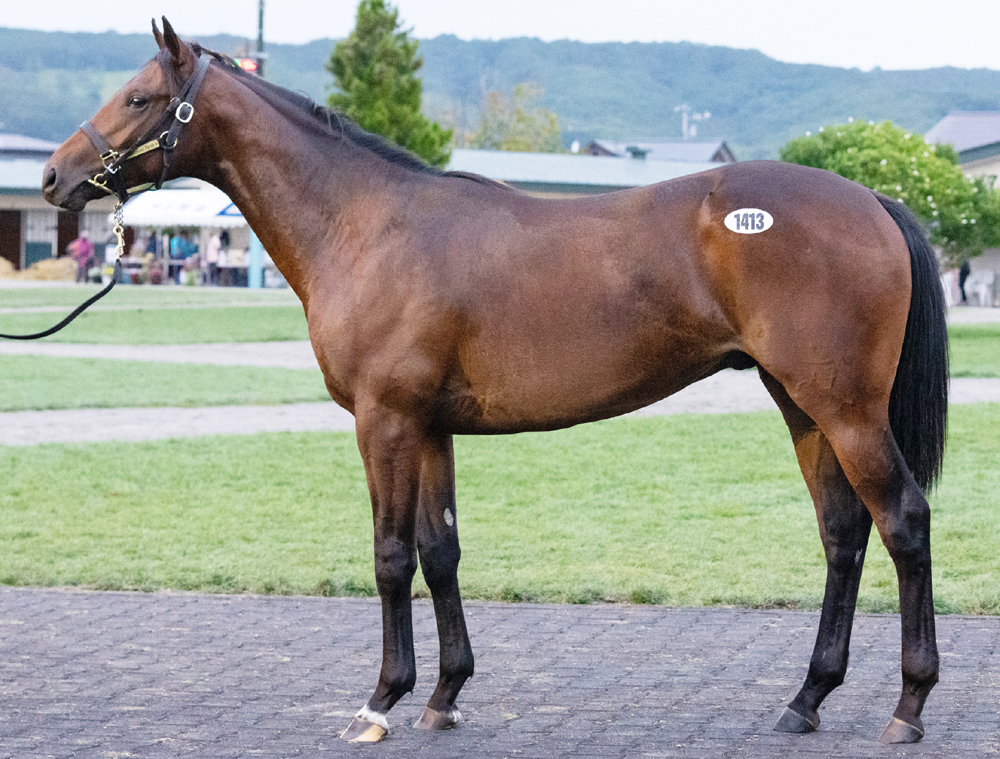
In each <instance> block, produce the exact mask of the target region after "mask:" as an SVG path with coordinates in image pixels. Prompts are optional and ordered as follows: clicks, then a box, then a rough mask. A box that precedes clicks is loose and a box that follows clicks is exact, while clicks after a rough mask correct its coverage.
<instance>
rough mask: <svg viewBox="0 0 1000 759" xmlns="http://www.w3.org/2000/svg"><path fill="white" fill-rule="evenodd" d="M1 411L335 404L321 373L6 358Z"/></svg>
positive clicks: (1, 380)
mask: <svg viewBox="0 0 1000 759" xmlns="http://www.w3.org/2000/svg"><path fill="white" fill-rule="evenodd" d="M0 366H2V367H3V370H2V371H0V411H29V410H31V411H35V410H37V411H42V410H50V409H77V408H119V407H142V406H192V407H193V406H225V405H275V404H279V403H302V402H307V401H328V400H330V396H329V394H328V393H327V391H326V386H325V385H324V384H323V376H322V374H320V372H319V370H309V369H271V368H260V367H253V366H212V365H208V364H170V363H154V362H150V361H102V360H98V359H84V358H47V357H40V356H3V357H0Z"/></svg>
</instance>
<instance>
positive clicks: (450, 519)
mask: <svg viewBox="0 0 1000 759" xmlns="http://www.w3.org/2000/svg"><path fill="white" fill-rule="evenodd" d="M444 523H445V524H446V525H448V526H449V527H451V526H452V525H453V524H455V515H454V514H452V513H451V509H445V510H444Z"/></svg>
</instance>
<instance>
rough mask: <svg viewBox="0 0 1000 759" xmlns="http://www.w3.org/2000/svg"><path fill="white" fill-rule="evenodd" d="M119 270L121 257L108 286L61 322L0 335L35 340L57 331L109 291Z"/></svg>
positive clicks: (6, 338)
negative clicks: (29, 332) (40, 329)
mask: <svg viewBox="0 0 1000 759" xmlns="http://www.w3.org/2000/svg"><path fill="white" fill-rule="evenodd" d="M121 271H122V262H121V259H119V260H117V261H115V273H114V274H113V275H112V277H111V281H110V282H109V283H108V286H107V287H105V288H104V289H103V290H101V291H100V292H99V293H97V295H94V296H92V297H90V298H88V299H87V300H86V301H84V302H83V303H81V304H80V305H79V306H77V307H76V309H75V310H74V311H73V313H71V314H70V315H69V316H67V317H66V318H65V319H63V320H62V321H61V322H59V323H58V324H57V325H56V326H54V327H49V328H48V329H47V330H45V331H44V332H36V333H35V334H33V335H4V334H0V337H2V338H4V339H5V340H37V339H39V338H40V337H48V336H49V335H51V334H54V333H56V332H58V331H59V330H61V329H62V328H63V327H65V326H66V325H67V324H69V323H70V322H71V321H73V320H74V319H75V318H76V317H78V316H79V315H80V314H82V313H83V312H84V311H86V310H87V309H88V308H90V307H91V306H92V305H94V304H95V303H97V301H99V300H100V299H101V298H103V297H104V296H105V295H107V294H108V293H109V292H111V288H112V287H114V286H115V282H116V281H117V280H118V276H119V275H120V274H121Z"/></svg>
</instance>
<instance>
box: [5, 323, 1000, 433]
mask: <svg viewBox="0 0 1000 759" xmlns="http://www.w3.org/2000/svg"><path fill="white" fill-rule="evenodd" d="M974 310H975V309H964V310H963V311H964V312H966V313H969V314H971V313H972V312H973V311H974ZM979 310H982V311H994V310H1000V309H979ZM2 355H36V356H51V357H63V358H96V359H110V360H131V361H162V362H169V363H193V364H216V365H224V366H258V367H284V368H291V369H314V370H316V371H319V366H318V365H317V363H316V357H315V356H314V355H313V351H312V346H311V345H310V344H309V342H308V341H305V340H303V341H295V342H271V343H214V344H205V345H86V344H62V343H0V356H2ZM951 397H952V402H953V403H979V402H994V403H997V402H1000V379H968V378H960V379H955V380H952V385H951ZM774 408H775V405H774V402H773V401H772V400H771V397H770V396H769V395H768V394H767V391H766V390H765V389H764V386H763V385H762V384H761V383H760V381H759V380H758V378H757V374H756V372H752V371H747V372H737V371H732V370H726V371H722V372H719V373H718V374H715V375H713V376H711V377H708V378H707V379H704V380H702V381H701V382H698V383H696V384H694V385H691V386H690V387H687V388H685V389H684V390H682V391H681V392H679V393H677V394H675V395H672V396H671V397H669V398H667V399H665V400H662V401H659V402H657V403H654V404H653V405H651V406H648V407H646V408H644V409H641V410H639V411H637V412H635V415H637V416H649V415H661V414H683V413H691V414H727V413H735V412H741V411H759V410H763V409H774ZM353 429H354V418H353V417H352V416H351V415H350V414H348V413H347V412H346V411H344V410H343V409H341V408H340V407H338V406H336V405H335V404H334V403H332V402H329V403H296V404H287V405H283V406H217V407H209V408H122V409H83V410H73V411H18V412H13V413H2V414H0V445H36V444H39V443H68V442H98V441H102V440H126V441H138V440H156V439H163V438H176V437H196V436H200V435H253V434H256V433H259V432H285V431H287V432H303V431H323V430H326V431H352V430H353Z"/></svg>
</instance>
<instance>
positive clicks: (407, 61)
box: [326, 0, 451, 166]
mask: <svg viewBox="0 0 1000 759" xmlns="http://www.w3.org/2000/svg"><path fill="white" fill-rule="evenodd" d="M423 63H424V61H423V58H422V57H420V56H419V55H417V41H416V40H411V39H410V37H409V32H407V31H406V30H404V29H402V28H401V23H400V21H399V11H398V10H397V9H396V8H394V7H393V5H392V3H390V2H386V0H361V2H360V4H359V5H358V16H357V21H356V23H355V27H354V31H352V32H351V34H350V36H349V37H348V38H347V39H345V40H341V41H340V42H338V43H337V44H336V45H335V46H334V49H333V53H332V54H331V55H330V61H329V63H328V64H327V65H326V69H327V71H329V72H330V73H332V74H333V77H334V80H335V82H336V85H337V88H338V89H339V90H340V91H339V92H335V93H333V94H332V95H330V97H329V98H328V100H327V102H328V103H329V105H330V107H332V108H337V109H339V110H341V111H343V112H344V113H346V114H347V115H348V116H349V117H350V118H352V119H354V121H356V122H357V123H358V125H360V126H361V128H362V129H366V130H368V131H369V132H375V133H376V134H380V135H382V136H383V137H388V138H389V139H390V140H392V141H393V142H395V143H397V144H398V145H401V146H403V147H404V148H407V149H408V150H410V151H412V152H413V153H416V154H417V155H418V156H420V157H421V158H423V159H424V160H425V161H427V162H428V163H431V164H433V165H435V166H444V165H445V164H446V163H447V162H448V159H449V158H450V157H451V148H450V147H449V145H450V143H451V130H450V129H442V128H441V127H440V126H439V125H438V124H436V123H434V122H432V121H429V120H428V119H427V118H425V117H424V115H423V114H422V113H421V112H420V103H421V97H422V94H423V85H422V83H421V82H420V80H419V79H418V78H417V76H416V72H417V71H419V70H420V67H421V66H423Z"/></svg>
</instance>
